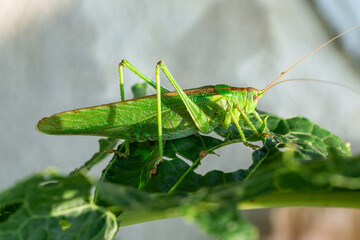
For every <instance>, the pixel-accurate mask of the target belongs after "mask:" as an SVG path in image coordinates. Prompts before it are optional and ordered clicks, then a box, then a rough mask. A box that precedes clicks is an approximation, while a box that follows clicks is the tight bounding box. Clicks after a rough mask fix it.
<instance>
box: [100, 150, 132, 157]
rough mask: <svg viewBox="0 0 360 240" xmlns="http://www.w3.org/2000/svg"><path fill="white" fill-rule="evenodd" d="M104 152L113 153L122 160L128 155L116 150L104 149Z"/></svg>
mask: <svg viewBox="0 0 360 240" xmlns="http://www.w3.org/2000/svg"><path fill="white" fill-rule="evenodd" d="M104 152H107V153H114V154H116V155H117V156H118V157H123V158H127V157H128V156H129V153H122V152H118V151H117V150H116V149H105V150H104Z"/></svg>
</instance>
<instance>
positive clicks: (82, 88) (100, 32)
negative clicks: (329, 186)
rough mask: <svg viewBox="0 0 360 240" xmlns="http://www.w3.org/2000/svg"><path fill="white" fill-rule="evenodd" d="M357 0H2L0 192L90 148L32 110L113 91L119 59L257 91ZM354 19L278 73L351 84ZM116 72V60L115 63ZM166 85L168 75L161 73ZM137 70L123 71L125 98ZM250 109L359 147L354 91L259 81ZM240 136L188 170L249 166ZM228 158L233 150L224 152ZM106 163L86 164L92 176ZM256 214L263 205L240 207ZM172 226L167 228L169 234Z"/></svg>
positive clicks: (64, 166)
mask: <svg viewBox="0 0 360 240" xmlns="http://www.w3.org/2000/svg"><path fill="white" fill-rule="evenodd" d="M359 10H360V4H359V2H358V1H355V0H353V1H350V0H348V1H341V2H340V1H335V0H331V1H330V0H327V1H326V0H322V1H303V0H293V1H285V0H278V1H266V0H241V1H236V0H226V1H224V0H223V1H221V0H210V1H209V0H208V1H203V0H200V1H191V0H182V1H169V0H156V1H144V0H142V1H140V0H132V1H123V0H122V1H119V0H108V1H101V2H100V1H97V2H96V1H90V0H83V1H71V0H55V1H46V0H36V1H29V0H16V1H14V0H2V1H1V2H0V18H1V19H0V73H1V87H0V107H1V111H0V119H1V120H0V121H1V124H0V133H1V134H0V137H1V138H0V141H1V142H0V143H1V144H0V153H1V160H0V161H1V168H0V181H1V185H0V190H2V189H4V188H6V187H8V186H10V185H11V184H14V182H15V181H17V180H19V179H21V178H23V177H24V176H28V175H30V174H32V173H34V172H36V171H40V170H42V169H44V168H46V167H48V166H55V167H56V168H58V169H60V171H61V172H63V173H65V174H66V173H68V172H69V171H71V170H72V169H74V168H76V167H79V166H80V165H81V164H82V163H84V161H86V160H88V159H89V158H90V157H91V155H92V154H93V153H94V151H95V150H97V149H98V142H97V140H98V138H96V137H79V136H47V135H43V134H40V133H38V132H36V131H35V125H36V123H37V121H38V120H40V119H41V118H42V117H45V116H49V115H52V114H54V113H57V112H60V111H64V110H70V109H75V108H79V107H87V106H91V105H98V104H104V103H108V102H115V101H119V99H120V96H119V86H118V72H117V64H118V63H119V62H120V61H121V60H122V59H127V60H129V61H130V62H131V63H133V64H134V65H135V66H136V67H138V69H140V70H141V71H142V72H143V73H145V74H146V75H147V76H149V77H151V78H154V75H155V65H156V63H157V61H159V60H164V61H165V63H166V64H167V66H168V68H169V69H170V71H171V72H172V74H173V76H174V77H175V79H177V81H178V82H179V84H180V86H181V87H182V88H183V89H187V88H194V87H199V86H203V85H209V84H219V83H224V84H229V85H233V86H237V87H247V86H251V87H255V88H259V89H262V88H264V87H265V86H266V85H267V84H269V83H270V82H271V81H272V80H274V79H275V78H276V77H278V75H279V74H280V73H281V72H282V71H284V70H286V69H287V68H288V67H290V66H291V65H293V64H294V63H295V62H296V61H298V60H299V59H300V58H301V57H303V56H305V55H306V54H307V53H309V52H310V51H311V50H313V49H315V48H316V47H318V46H319V45H321V44H322V43H324V42H326V41H327V40H328V39H330V38H331V37H332V36H335V35H336V34H338V33H340V32H342V31H345V30H346V29H348V28H350V27H352V26H354V25H356V24H358V23H360V15H359V12H360V11H359ZM359 38H360V29H357V30H355V31H353V32H351V33H349V34H347V35H345V36H344V37H342V38H341V39H339V40H337V41H336V42H334V43H331V44H330V45H328V46H326V47H325V48H323V49H321V50H320V51H319V52H317V53H315V54H314V55H313V56H311V57H310V58H308V59H307V60H306V61H304V62H302V63H301V64H300V65H298V66H297V67H296V68H295V69H294V70H292V71H291V72H289V74H287V75H286V76H285V77H284V79H285V78H316V79H323V80H328V81H333V82H339V83H343V84H346V85H348V86H350V87H351V88H353V89H356V90H357V91H360V75H359V73H360V71H359V61H358V60H359V59H360V57H359V56H360V54H359V51H360V49H359ZM125 71H126V70H125ZM162 79H163V81H162V83H164V85H165V86H167V87H169V88H170V84H168V83H167V82H166V81H165V78H164V77H163V78H162ZM137 82H141V80H139V79H137V78H136V77H135V76H134V75H133V74H131V73H129V72H128V71H126V73H125V87H126V98H132V94H131V91H130V87H131V86H132V85H133V84H134V83H137ZM258 108H259V109H261V110H264V111H267V112H270V113H274V114H278V115H280V116H281V117H290V116H294V115H302V116H305V117H307V118H309V119H311V120H312V121H314V122H315V123H317V124H319V125H320V126H322V127H324V128H326V129H329V130H331V131H332V132H333V133H335V134H336V135H338V136H339V137H341V138H342V139H343V140H344V141H346V142H351V144H352V150H353V153H357V154H359V153H360V137H359V133H360V132H359V130H358V129H359V125H360V111H359V109H360V95H359V94H356V93H354V92H352V91H349V90H347V89H343V88H339V87H336V86H332V85H327V84H317V83H309V82H298V83H289V84H284V85H280V86H277V87H275V88H273V89H271V90H270V91H268V92H267V93H266V94H265V95H264V96H263V97H262V99H261V100H260V103H259V106H258ZM251 152H252V151H251V150H250V149H249V148H245V147H244V146H243V145H241V144H238V145H236V146H231V147H227V148H224V149H221V150H220V151H218V153H219V154H220V155H221V158H218V157H216V156H209V157H207V158H206V159H205V160H204V161H203V164H202V165H201V166H200V168H199V169H198V170H197V171H198V172H200V173H205V172H207V171H209V170H212V169H221V170H224V171H234V170H237V169H239V168H245V167H248V166H249V165H250V164H251V163H250V161H249V159H250V155H251ZM232 156H238V158H237V159H234V158H233V157H232ZM105 165H106V162H104V163H103V164H102V165H101V166H98V167H97V168H95V169H94V170H93V171H92V174H93V175H94V176H99V174H100V170H101V169H102V168H103V167H104V166H105ZM246 214H247V216H248V217H249V218H250V219H253V221H254V222H256V223H257V224H262V221H265V223H263V224H265V225H263V226H264V229H265V230H264V231H265V232H266V216H267V215H266V212H264V211H248V212H246ZM175 232H176V234H174V233H175ZM169 236H171V238H172V240H177V239H185V238H188V239H209V238H208V237H207V236H205V235H202V234H201V233H200V232H199V231H198V230H197V229H196V227H194V226H189V225H187V224H185V223H183V219H182V218H175V219H170V220H162V221H155V222H151V223H145V224H138V225H134V226H129V227H125V228H121V229H120V231H119V234H118V238H119V239H155V238H156V239H168V238H169Z"/></svg>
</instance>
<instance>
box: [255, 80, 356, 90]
mask: <svg viewBox="0 0 360 240" xmlns="http://www.w3.org/2000/svg"><path fill="white" fill-rule="evenodd" d="M294 81H308V82H320V83H327V84H332V85H336V86H340V87H343V88H346V89H347V90H350V91H352V92H355V93H357V94H360V91H358V90H356V89H354V88H351V87H349V86H347V85H345V84H341V83H337V82H331V81H326V80H320V79H313V78H292V79H285V80H282V81H279V82H276V83H274V84H272V85H271V86H270V87H268V88H266V90H265V91H263V90H262V93H264V92H266V91H267V90H269V89H270V88H272V87H274V86H276V85H278V84H280V83H284V82H294Z"/></svg>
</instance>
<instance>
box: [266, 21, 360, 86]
mask: <svg viewBox="0 0 360 240" xmlns="http://www.w3.org/2000/svg"><path fill="white" fill-rule="evenodd" d="M357 27H360V24H358V25H356V26H354V27H352V28H350V29H348V30H346V31H345V32H343V33H340V34H339V35H337V36H335V37H333V38H332V39H330V40H329V41H327V42H326V43H324V44H322V45H321V46H319V47H317V48H316V49H315V50H313V51H311V52H310V53H308V54H307V55H306V56H305V57H303V58H301V59H300V60H299V61H298V62H296V63H295V64H294V65H292V66H291V67H290V68H288V69H287V70H286V71H285V72H282V73H281V74H280V76H279V77H277V78H276V79H275V80H274V81H272V82H271V83H270V84H269V85H267V86H266V87H265V88H264V89H262V90H261V91H262V92H266V91H267V90H268V89H270V88H271V85H272V84H273V83H275V82H276V81H277V80H279V79H280V78H281V77H282V76H284V75H285V74H286V73H287V72H289V71H290V70H291V69H293V68H294V67H295V66H296V65H298V64H299V63H301V62H302V61H304V60H305V59H306V58H307V57H309V56H310V55H312V54H313V53H314V52H316V51H317V50H319V49H320V48H322V47H324V46H326V45H327V44H329V43H330V42H332V41H334V40H335V39H337V38H338V37H340V36H342V35H344V34H346V33H348V32H350V31H352V30H353V29H355V28H357Z"/></svg>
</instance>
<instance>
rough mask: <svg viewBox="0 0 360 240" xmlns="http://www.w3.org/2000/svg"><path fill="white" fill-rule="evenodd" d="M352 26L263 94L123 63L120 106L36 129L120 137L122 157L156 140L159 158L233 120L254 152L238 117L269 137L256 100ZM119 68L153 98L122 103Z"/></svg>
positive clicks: (73, 113) (70, 115)
mask: <svg viewBox="0 0 360 240" xmlns="http://www.w3.org/2000/svg"><path fill="white" fill-rule="evenodd" d="M356 27H359V25H357V26H355V27H353V28H351V29H349V30H347V31H345V32H343V33H341V34H339V35H337V36H336V37H334V38H332V39H330V40H329V41H327V42H326V43H324V44H323V45H321V46H320V47H318V48H316V49H315V50H314V51H312V52H310V53H309V54H308V55H306V56H305V57H303V58H302V59H300V61H298V62H297V63H295V64H294V65H293V66H291V67H290V68H289V69H287V70H286V71H285V72H283V73H281V74H280V76H279V77H278V78H276V79H275V80H274V81H272V82H271V83H270V84H269V85H268V86H266V87H265V88H264V89H262V90H258V89H255V88H252V87H247V88H236V87H230V86H228V85H224V84H220V85H213V86H205V87H200V88H194V89H189V90H185V91H183V90H182V89H181V88H180V86H179V84H178V83H177V82H176V81H175V79H174V78H173V76H172V75H171V74H170V72H169V70H168V68H167V67H166V66H165V64H164V63H163V62H162V61H160V62H158V64H157V65H156V71H155V76H156V82H153V81H152V80H151V79H150V78H148V77H146V76H145V75H144V74H142V73H141V72H140V71H139V70H138V69H136V68H135V67H134V66H133V65H132V64H130V63H129V62H128V61H127V60H123V61H122V62H121V63H120V64H119V68H118V70H119V82H120V95H121V101H120V102H115V103H109V104H104V105H98V106H92V107H87V108H80V109H76V110H70V111H65V112H61V113H57V114H54V115H52V116H50V117H45V118H43V119H41V120H40V121H39V122H38V124H37V126H36V129H37V130H38V131H39V132H42V133H47V134H55V135H92V136H103V137H112V138H119V139H124V140H125V141H126V145H125V146H126V152H125V156H126V155H128V154H129V153H130V150H129V145H128V142H129V141H130V142H131V141H148V140H151V141H158V148H159V159H160V160H161V159H162V156H163V141H166V140H171V139H177V138H183V137H186V136H189V135H192V134H195V133H198V132H201V133H204V134H208V133H210V132H212V131H213V130H214V129H215V128H216V127H218V126H219V125H222V127H224V128H228V127H229V126H230V125H231V123H232V122H233V123H234V124H235V125H236V128H237V130H238V132H239V134H240V137H241V140H242V142H243V143H244V145H246V146H249V147H251V148H252V149H254V150H255V149H257V148H259V146H257V145H254V144H251V143H249V142H248V141H247V139H246V138H245V135H244V133H243V131H242V129H241V127H240V125H239V121H240V119H241V118H242V119H244V120H245V121H246V123H247V124H248V125H249V127H250V128H251V130H252V131H253V132H254V134H255V135H257V136H260V137H262V138H264V137H268V136H271V135H270V134H269V133H266V132H264V129H265V126H266V124H265V121H263V120H262V119H261V118H260V116H259V114H258V113H257V112H256V110H255V109H256V106H257V103H258V101H259V99H260V98H261V96H262V95H263V94H264V93H265V92H266V91H267V90H269V89H270V88H272V87H273V86H275V85H277V84H280V83H283V82H287V81H297V80H300V79H288V80H283V81H278V80H279V79H280V78H281V77H282V76H284V75H285V74H286V73H287V72H288V71H290V70H291V69H292V68H294V67H295V66H296V65H297V64H298V63H300V62H301V61H303V60H304V59H305V58H307V57H308V56H310V55H311V54H313V53H314V52H316V51H317V50H319V49H320V48H322V47H323V46H325V45H327V44H328V43H330V42H331V41H333V40H335V39H336V38H338V37H340V36H341V35H343V34H345V33H347V32H349V31H351V30H352V29H354V28H356ZM123 67H127V68H128V69H130V70H131V71H132V72H133V73H135V74H136V75H137V76H139V77H140V78H141V79H143V80H144V81H145V82H147V83H148V84H149V85H150V86H152V87H153V88H155V89H156V94H155V95H151V96H146V97H142V98H136V99H131V100H126V101H125V100H124V99H125V97H124V81H123ZM160 70H161V71H162V72H163V73H164V74H165V76H166V77H167V78H168V80H169V81H170V83H171V84H172V85H173V87H174V88H175V90H176V91H174V92H170V91H169V90H167V89H165V88H163V87H161V85H160ZM315 81H316V80H315ZM250 114H253V115H254V116H255V118H256V119H257V121H259V123H260V125H261V127H260V128H259V129H256V127H255V126H254V125H253V123H252V122H251V121H250V119H249V115H250Z"/></svg>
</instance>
